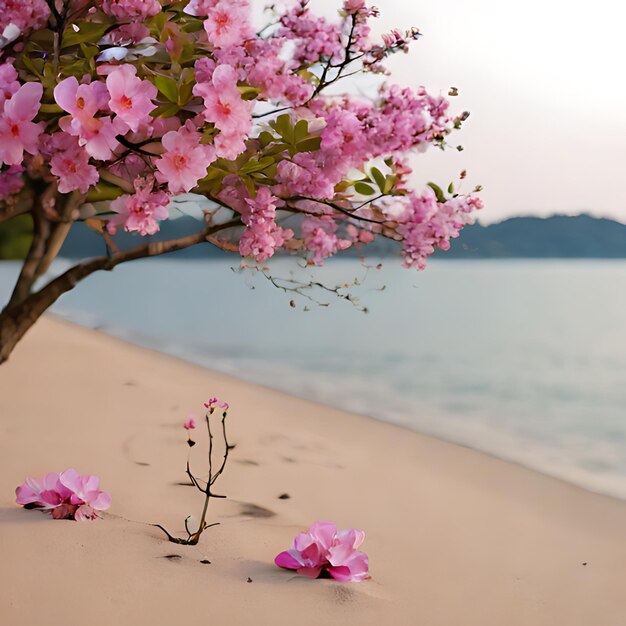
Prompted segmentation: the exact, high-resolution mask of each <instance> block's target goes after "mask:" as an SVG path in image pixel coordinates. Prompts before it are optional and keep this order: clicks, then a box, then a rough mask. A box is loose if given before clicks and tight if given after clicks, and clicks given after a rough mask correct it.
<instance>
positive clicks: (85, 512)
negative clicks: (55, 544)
mask: <svg viewBox="0 0 626 626" xmlns="http://www.w3.org/2000/svg"><path fill="white" fill-rule="evenodd" d="M99 487H100V479H99V478H98V477H97V476H81V475H80V474H79V473H78V472H77V471H76V470H74V469H68V470H66V471H65V472H60V473H57V472H51V473H50V474H46V475H45V476H42V477H41V478H30V477H29V478H27V479H26V480H25V481H24V483H23V484H22V485H20V486H19V487H18V488H17V489H16V490H15V495H16V498H15V501H16V502H17V504H22V505H23V506H24V507H25V508H27V509H34V508H38V509H43V510H44V511H49V512H50V513H51V514H52V517H53V518H54V519H74V520H77V521H79V522H80V521H84V520H93V519H96V517H99V515H98V513H99V512H100V511H106V509H108V508H109V507H110V506H111V496H110V495H109V494H108V493H106V492H105V491H101V490H100V489H99Z"/></svg>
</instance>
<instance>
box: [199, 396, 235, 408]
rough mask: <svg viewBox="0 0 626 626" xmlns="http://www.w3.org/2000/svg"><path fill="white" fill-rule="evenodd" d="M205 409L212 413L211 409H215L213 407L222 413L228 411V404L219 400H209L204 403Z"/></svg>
mask: <svg viewBox="0 0 626 626" xmlns="http://www.w3.org/2000/svg"><path fill="white" fill-rule="evenodd" d="M204 406H205V408H207V409H209V410H210V411H213V409H215V407H217V408H220V409H222V410H223V411H228V409H229V408H230V407H229V404H228V402H222V401H221V400H220V399H219V398H215V397H213V398H209V399H208V400H207V401H206V402H205V403H204Z"/></svg>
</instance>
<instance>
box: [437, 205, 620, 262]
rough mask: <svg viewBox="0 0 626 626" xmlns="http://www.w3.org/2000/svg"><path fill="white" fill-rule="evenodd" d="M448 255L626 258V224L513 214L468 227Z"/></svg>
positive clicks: (584, 218)
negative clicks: (491, 222)
mask: <svg viewBox="0 0 626 626" xmlns="http://www.w3.org/2000/svg"><path fill="white" fill-rule="evenodd" d="M445 256H446V258H457V259H459V258H463V259H469V258H548V259H551V258H560V259H568V258H569V259H572V258H598V259H602V258H608V259H618V258H626V225H625V224H620V223H619V222H615V221H613V220H608V219H600V218H595V217H591V216H589V215H578V216H575V217H570V216H566V215H555V216H552V217H547V218H539V217H513V218H511V219H508V220H504V221H503V222H499V223H497V224H490V225H488V226H482V225H481V224H474V225H473V226H468V227H467V228H465V229H464V230H463V231H462V232H461V235H460V236H459V238H458V239H457V240H455V241H454V242H453V243H452V248H451V249H450V250H449V251H448V252H446V253H445Z"/></svg>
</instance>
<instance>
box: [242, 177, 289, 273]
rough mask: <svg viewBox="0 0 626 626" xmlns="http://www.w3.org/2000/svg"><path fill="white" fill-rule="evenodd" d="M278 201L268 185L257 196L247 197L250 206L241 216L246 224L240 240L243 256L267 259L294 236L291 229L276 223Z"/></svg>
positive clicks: (258, 259) (260, 259) (261, 259)
mask: <svg viewBox="0 0 626 626" xmlns="http://www.w3.org/2000/svg"><path fill="white" fill-rule="evenodd" d="M276 202H277V198H276V197H275V196H273V195H272V192H271V191H270V190H269V188H268V187H261V188H260V189H259V190H258V191H257V195H256V198H254V199H250V198H247V199H246V203H247V204H248V207H249V208H248V211H246V213H244V214H243V215H242V218H241V219H242V221H243V223H244V224H245V225H246V229H245V230H244V231H243V234H242V235H241V239H240V240H239V251H240V252H241V256H244V257H246V256H251V257H254V259H256V260H257V261H265V260H266V259H269V258H270V257H271V256H273V255H274V252H275V251H276V249H277V248H280V247H281V246H282V245H283V244H284V243H285V241H287V240H288V239H291V238H292V237H293V231H292V230H291V229H284V228H281V227H280V226H278V225H277V224H276V219H275V218H276Z"/></svg>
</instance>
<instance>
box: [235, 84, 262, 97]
mask: <svg viewBox="0 0 626 626" xmlns="http://www.w3.org/2000/svg"><path fill="white" fill-rule="evenodd" d="M259 92H260V89H259V88H258V87H250V85H239V93H240V94H241V98H242V100H254V99H255V98H256V97H257V96H258V95H259Z"/></svg>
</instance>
